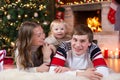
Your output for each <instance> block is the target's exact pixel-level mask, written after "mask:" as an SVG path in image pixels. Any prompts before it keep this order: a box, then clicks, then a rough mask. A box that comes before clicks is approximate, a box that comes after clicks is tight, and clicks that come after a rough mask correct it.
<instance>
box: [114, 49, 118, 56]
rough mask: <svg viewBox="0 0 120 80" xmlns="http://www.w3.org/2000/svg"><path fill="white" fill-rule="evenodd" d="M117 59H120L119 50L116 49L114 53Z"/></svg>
mask: <svg viewBox="0 0 120 80" xmlns="http://www.w3.org/2000/svg"><path fill="white" fill-rule="evenodd" d="M114 57H115V58H119V50H118V48H116V50H115V53H114Z"/></svg>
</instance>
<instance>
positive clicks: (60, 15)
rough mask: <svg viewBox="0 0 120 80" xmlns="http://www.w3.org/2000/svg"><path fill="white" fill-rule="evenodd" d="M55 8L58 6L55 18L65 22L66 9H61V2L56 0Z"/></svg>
mask: <svg viewBox="0 0 120 80" xmlns="http://www.w3.org/2000/svg"><path fill="white" fill-rule="evenodd" d="M55 6H56V16H55V18H56V19H61V20H64V11H65V9H64V8H63V7H61V4H60V0H56V3H55Z"/></svg>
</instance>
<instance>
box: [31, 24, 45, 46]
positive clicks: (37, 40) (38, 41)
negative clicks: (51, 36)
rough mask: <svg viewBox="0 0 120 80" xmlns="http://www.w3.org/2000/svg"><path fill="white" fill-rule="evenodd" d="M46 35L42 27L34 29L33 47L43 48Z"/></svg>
mask: <svg viewBox="0 0 120 80" xmlns="http://www.w3.org/2000/svg"><path fill="white" fill-rule="evenodd" d="M44 40H45V33H44V31H43V29H42V27H41V26H39V27H36V28H34V29H33V35H32V46H41V45H43V44H44Z"/></svg>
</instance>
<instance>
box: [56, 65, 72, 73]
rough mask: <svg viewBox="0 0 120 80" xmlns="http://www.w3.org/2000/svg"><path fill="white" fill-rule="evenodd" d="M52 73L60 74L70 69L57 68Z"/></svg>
mask: <svg viewBox="0 0 120 80" xmlns="http://www.w3.org/2000/svg"><path fill="white" fill-rule="evenodd" d="M54 71H55V72H56V73H62V72H66V71H70V68H67V67H62V66H58V67H56V68H55V69H54Z"/></svg>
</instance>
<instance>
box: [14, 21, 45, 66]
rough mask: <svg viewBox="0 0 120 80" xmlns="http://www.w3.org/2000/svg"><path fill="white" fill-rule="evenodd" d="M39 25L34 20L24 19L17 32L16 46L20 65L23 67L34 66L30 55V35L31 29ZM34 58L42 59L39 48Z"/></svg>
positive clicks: (31, 33)
mask: <svg viewBox="0 0 120 80" xmlns="http://www.w3.org/2000/svg"><path fill="white" fill-rule="evenodd" d="M38 26H40V25H39V24H37V23H35V22H29V21H26V22H24V23H22V24H21V26H20V28H19V32H18V39H17V43H16V45H17V48H18V59H19V63H20V65H22V66H23V67H24V68H28V67H32V66H35V64H34V62H33V61H34V60H33V58H35V57H33V56H32V51H31V46H32V35H33V29H34V28H36V27H38ZM36 56H37V57H36V58H39V59H41V60H43V59H42V50H41V48H40V49H39V50H38V51H37V52H36Z"/></svg>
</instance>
